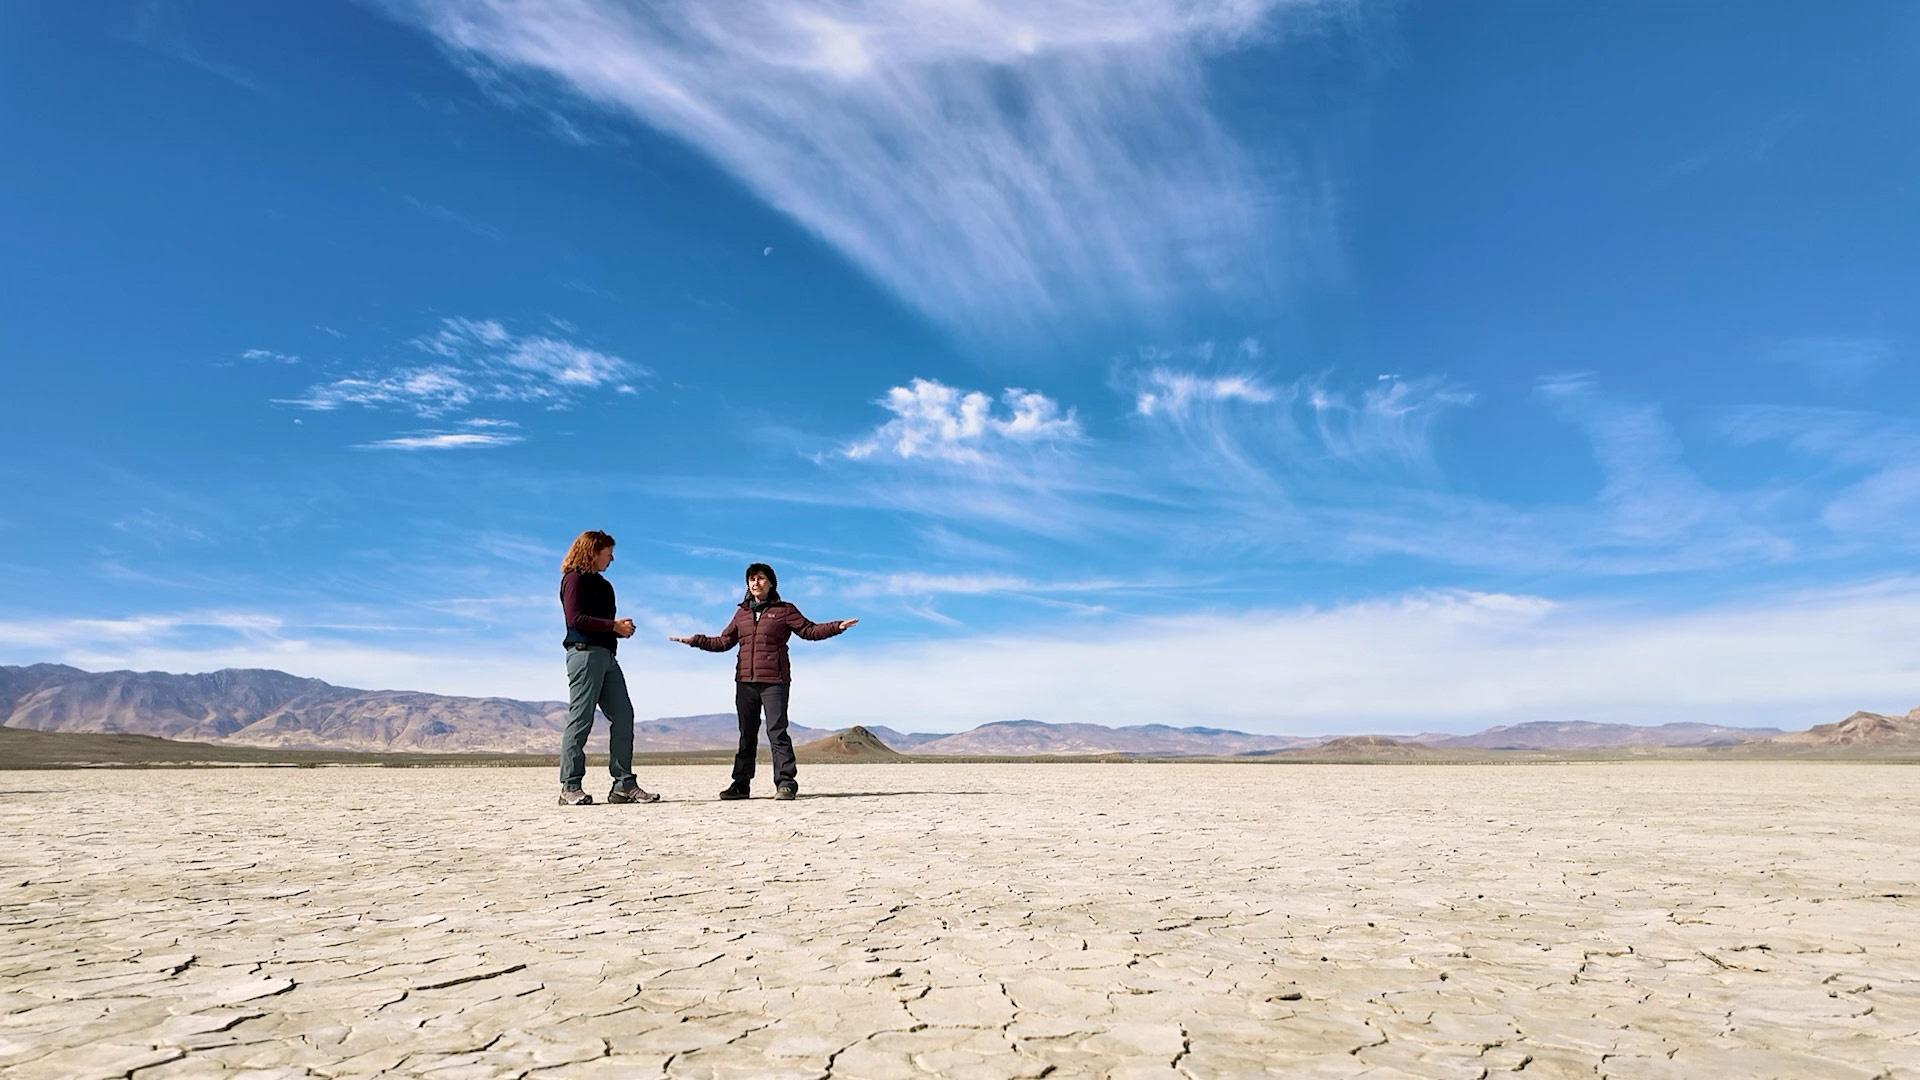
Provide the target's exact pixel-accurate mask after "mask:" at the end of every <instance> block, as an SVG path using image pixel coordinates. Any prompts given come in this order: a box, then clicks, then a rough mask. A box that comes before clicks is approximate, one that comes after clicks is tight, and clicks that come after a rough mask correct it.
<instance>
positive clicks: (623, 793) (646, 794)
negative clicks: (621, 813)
mask: <svg viewBox="0 0 1920 1080" xmlns="http://www.w3.org/2000/svg"><path fill="white" fill-rule="evenodd" d="M607 801H608V802H610V803H635V802H659V801H660V796H659V794H658V793H656V792H652V791H647V790H645V789H643V788H642V787H641V786H640V785H639V784H628V785H626V786H625V787H622V786H621V785H619V784H615V785H613V789H612V790H611V791H609V792H607Z"/></svg>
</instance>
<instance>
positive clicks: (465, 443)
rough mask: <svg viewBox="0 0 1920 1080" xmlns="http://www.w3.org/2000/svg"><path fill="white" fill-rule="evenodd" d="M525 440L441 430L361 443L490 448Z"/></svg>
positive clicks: (369, 445) (364, 447) (367, 445)
mask: <svg viewBox="0 0 1920 1080" xmlns="http://www.w3.org/2000/svg"><path fill="white" fill-rule="evenodd" d="M521 441H523V440H522V439H521V437H520V436H518V435H481V434H478V433H476V432H471V431H441V432H433V433H429V434H425V435H400V436H396V437H395V438H391V439H380V440H378V441H376V442H370V443H361V444H360V445H359V449H362V450H488V449H492V448H494V447H500V446H512V445H513V444H515V443H517V442H521Z"/></svg>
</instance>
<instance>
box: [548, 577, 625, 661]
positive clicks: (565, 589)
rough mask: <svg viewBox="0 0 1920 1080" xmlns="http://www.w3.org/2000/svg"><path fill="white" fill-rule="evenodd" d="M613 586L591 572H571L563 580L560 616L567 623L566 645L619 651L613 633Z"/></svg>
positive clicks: (561, 583) (614, 608) (615, 611)
mask: <svg viewBox="0 0 1920 1080" xmlns="http://www.w3.org/2000/svg"><path fill="white" fill-rule="evenodd" d="M619 610H620V609H619V608H617V607H615V606H614V600H613V582H611V581H608V580H607V579H606V578H604V577H601V576H600V575H599V574H596V573H594V572H593V571H591V570H569V571H567V572H566V573H565V574H562V575H561V576H560V612H561V614H563V615H565V616H566V619H567V637H566V643H567V644H570V645H571V644H576V643H584V644H587V645H602V646H605V647H606V648H607V649H609V650H611V651H613V652H619V651H620V635H619V634H618V633H616V632H615V630H614V622H613V617H614V616H615V615H616V614H618V613H619Z"/></svg>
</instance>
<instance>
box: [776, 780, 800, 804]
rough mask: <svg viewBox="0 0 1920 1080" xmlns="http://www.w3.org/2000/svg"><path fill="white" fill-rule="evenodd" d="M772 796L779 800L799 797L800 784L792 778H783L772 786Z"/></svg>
mask: <svg viewBox="0 0 1920 1080" xmlns="http://www.w3.org/2000/svg"><path fill="white" fill-rule="evenodd" d="M773 797H774V798H776V799H779V800H780V801H781V802H789V801H791V800H793V799H797V798H799V797H800V784H799V782H797V781H794V780H785V781H782V782H780V783H778V784H775V785H774V786H773Z"/></svg>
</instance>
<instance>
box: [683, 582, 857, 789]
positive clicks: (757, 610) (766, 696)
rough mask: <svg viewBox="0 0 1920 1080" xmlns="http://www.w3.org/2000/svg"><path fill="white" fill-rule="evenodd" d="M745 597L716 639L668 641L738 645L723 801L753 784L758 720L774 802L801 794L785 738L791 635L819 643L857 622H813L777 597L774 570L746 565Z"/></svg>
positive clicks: (717, 648)
mask: <svg viewBox="0 0 1920 1080" xmlns="http://www.w3.org/2000/svg"><path fill="white" fill-rule="evenodd" d="M746 576H747V595H746V597H745V598H744V599H742V600H741V601H740V606H739V607H738V608H736V609H735V610H734V613H733V621H731V622H729V623H728V624H727V628H726V629H725V630H722V631H721V632H720V633H719V634H718V635H714V636H709V635H707V634H693V635H691V636H688V637H670V638H668V639H667V640H668V641H678V642H680V643H681V644H683V645H691V646H693V647H694V648H696V649H705V650H706V651H708V652H726V651H727V650H728V649H731V648H733V647H734V646H736V645H737V646H739V648H740V655H739V657H737V658H736V659H735V661H734V667H733V673H734V693H733V704H734V711H735V712H736V713H737V714H738V715H739V719H740V746H739V748H738V749H736V750H735V751H734V754H733V783H732V784H729V785H728V786H727V789H726V790H725V791H722V792H721V793H720V797H721V798H722V799H744V798H746V797H747V796H748V794H749V788H750V786H751V784H752V783H753V772H754V753H755V751H757V750H758V749H759V746H760V717H761V713H762V712H763V711H764V712H765V713H766V722H767V745H768V746H769V747H771V748H772V750H773V790H774V794H775V797H776V798H780V799H792V798H796V797H798V796H799V794H800V779H799V771H800V770H799V763H798V762H797V761H795V760H794V756H793V737H792V736H791V735H789V734H787V698H788V691H789V690H790V689H791V687H792V685H793V666H792V664H791V663H790V662H789V661H788V659H787V639H788V638H790V637H792V636H793V635H795V634H798V635H799V636H800V637H802V638H805V639H806V640H808V641H822V640H824V639H826V638H830V637H833V636H834V635H836V634H841V633H844V632H846V631H847V630H849V629H851V628H852V627H853V625H854V624H855V623H857V622H859V621H860V620H859V619H839V620H836V621H834V622H825V623H817V622H814V621H812V620H810V619H808V618H807V617H806V616H805V615H802V614H800V609H799V608H797V607H794V606H793V605H792V604H789V603H787V602H786V601H785V600H782V599H780V579H779V577H778V576H777V575H775V574H774V572H773V567H771V566H768V565H767V564H766V563H754V564H753V565H752V566H749V567H747V575H746Z"/></svg>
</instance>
